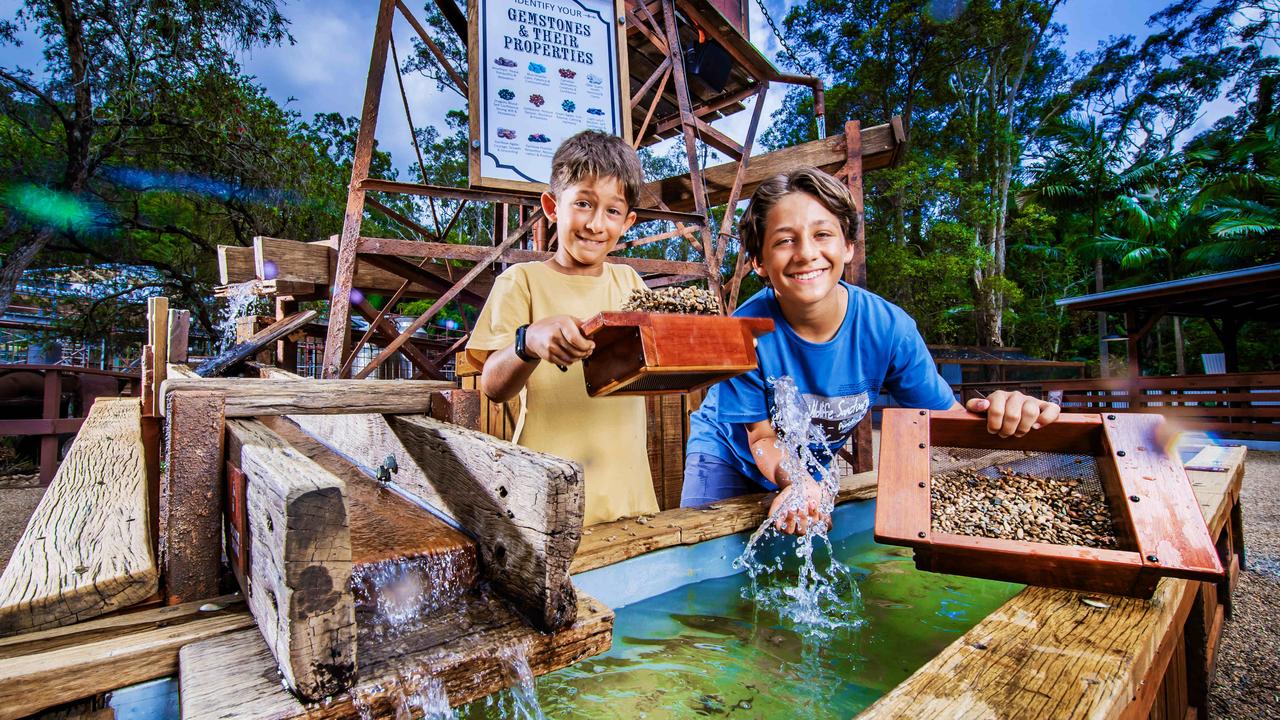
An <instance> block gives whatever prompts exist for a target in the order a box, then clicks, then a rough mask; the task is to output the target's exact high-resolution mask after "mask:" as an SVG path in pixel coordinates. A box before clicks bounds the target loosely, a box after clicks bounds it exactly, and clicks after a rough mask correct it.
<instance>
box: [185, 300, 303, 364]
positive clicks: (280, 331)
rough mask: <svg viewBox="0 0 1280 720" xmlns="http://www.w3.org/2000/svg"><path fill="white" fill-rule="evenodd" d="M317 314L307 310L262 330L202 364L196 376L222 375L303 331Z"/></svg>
mask: <svg viewBox="0 0 1280 720" xmlns="http://www.w3.org/2000/svg"><path fill="white" fill-rule="evenodd" d="M317 314H318V313H317V312H316V311H315V310H305V311H303V312H300V313H296V314H294V315H291V316H289V317H287V318H285V319H283V320H280V321H277V322H275V323H272V324H271V325H268V326H267V327H265V328H263V329H262V330H260V331H258V332H256V333H254V334H253V335H252V336H250V337H249V338H248V339H247V340H245V341H244V342H239V343H236V344H235V345H233V346H232V347H230V348H228V349H227V350H225V351H224V352H222V353H220V354H219V355H217V356H216V357H212V358H209V359H208V360H206V361H204V362H203V363H200V365H199V366H198V367H197V368H196V374H197V375H199V376H200V377H215V376H217V375H221V374H222V373H224V372H226V371H227V370H229V369H231V368H232V367H234V366H235V365H237V364H239V363H242V362H244V361H245V360H248V359H249V358H251V357H253V356H254V355H256V354H257V353H258V352H260V351H262V350H263V349H264V348H267V347H269V346H270V345H271V344H272V343H274V342H275V341H277V340H279V339H280V338H282V337H284V336H285V335H288V334H290V333H292V332H294V331H295V330H299V329H301V328H302V327H303V326H304V325H306V324H307V323H309V322H311V320H312V319H313V318H314V317H316V315H317Z"/></svg>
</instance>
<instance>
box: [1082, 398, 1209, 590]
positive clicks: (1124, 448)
mask: <svg viewBox="0 0 1280 720" xmlns="http://www.w3.org/2000/svg"><path fill="white" fill-rule="evenodd" d="M1163 427H1164V419H1163V418H1161V417H1160V416H1158V415H1144V414H1136V413H1115V414H1108V415H1106V416H1104V420H1103V428H1104V432H1105V434H1106V440H1107V442H1106V444H1107V449H1108V451H1109V453H1108V455H1109V456H1110V457H1112V458H1114V467H1115V470H1116V475H1117V477H1116V480H1117V484H1118V485H1119V486H1120V488H1121V490H1122V492H1121V493H1120V495H1121V501H1123V500H1126V499H1127V500H1128V502H1125V503H1124V505H1123V507H1124V508H1125V510H1126V512H1127V513H1128V515H1129V518H1130V521H1131V523H1132V525H1133V529H1134V537H1135V540H1136V541H1137V544H1138V551H1139V554H1140V555H1141V556H1142V559H1143V562H1144V563H1145V564H1146V566H1147V568H1148V570H1151V571H1152V572H1154V573H1156V574H1160V575H1171V576H1174V577H1182V578H1186V579H1188V580H1206V581H1210V582H1213V581H1217V580H1221V579H1222V573H1223V569H1222V563H1221V562H1220V561H1219V560H1218V553H1217V551H1216V550H1215V549H1214V546H1213V539H1212V538H1210V537H1209V531H1208V528H1207V527H1206V525H1205V522H1204V516H1203V515H1202V514H1201V512H1200V505H1199V503H1198V502H1197V501H1196V497H1195V494H1194V493H1193V492H1192V489H1191V485H1190V483H1189V481H1188V480H1187V475H1186V472H1185V471H1184V470H1183V469H1182V463H1181V462H1179V461H1178V460H1177V458H1175V457H1173V456H1172V455H1171V454H1170V453H1169V452H1168V451H1167V450H1165V447H1164V438H1163V437H1160V431H1162V430H1163ZM1122 453H1123V454H1122ZM1098 467H1099V471H1100V472H1101V471H1102V470H1103V469H1104V467H1109V464H1104V463H1102V462H1099V463H1098ZM1135 498H1137V500H1136V501H1135Z"/></svg>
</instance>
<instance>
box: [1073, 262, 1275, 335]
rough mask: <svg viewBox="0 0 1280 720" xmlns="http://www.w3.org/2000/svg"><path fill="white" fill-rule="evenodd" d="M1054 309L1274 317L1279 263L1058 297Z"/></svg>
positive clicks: (1273, 320) (1255, 317)
mask: <svg viewBox="0 0 1280 720" xmlns="http://www.w3.org/2000/svg"><path fill="white" fill-rule="evenodd" d="M1057 304H1058V305H1059V306H1060V307H1065V308H1067V309H1070V310H1091V311H1108V312H1129V311H1136V312H1151V311H1155V310H1160V311H1163V312H1164V313H1165V314H1167V315H1182V316H1186V317H1230V318H1236V319H1239V320H1269V321H1272V322H1275V321H1277V319H1280V310H1278V309H1277V308H1280V263H1273V264H1271V265H1258V266H1256V267H1251V268H1243V269H1241V270H1231V271H1228V272H1221V273H1214V274H1212V275H1200V276H1198V277H1190V278H1182V279H1180V280H1169V281H1166V282H1158V283H1151V284H1150V285H1139V286H1137V287H1131V288H1124V289H1121V290H1108V291H1105V292H1100V293H1094V294H1092V295H1081V296H1079V297H1071V298H1063V299H1061V300H1058V301H1057Z"/></svg>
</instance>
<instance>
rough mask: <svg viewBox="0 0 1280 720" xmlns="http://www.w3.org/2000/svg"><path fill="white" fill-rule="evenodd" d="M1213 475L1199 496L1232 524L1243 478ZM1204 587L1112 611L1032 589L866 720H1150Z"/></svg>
mask: <svg viewBox="0 0 1280 720" xmlns="http://www.w3.org/2000/svg"><path fill="white" fill-rule="evenodd" d="M1241 461H1243V458H1242V457H1241ZM1212 475H1214V476H1215V477H1213V478H1204V479H1202V483H1201V484H1200V485H1199V486H1196V497H1197V502H1198V503H1199V505H1200V507H1201V509H1202V511H1203V513H1204V516H1205V517H1207V518H1219V519H1220V522H1225V518H1226V517H1227V515H1228V514H1229V512H1230V508H1229V507H1225V508H1224V507H1223V506H1226V505H1227V504H1228V502H1229V500H1230V498H1231V497H1232V493H1231V490H1230V489H1229V488H1228V487H1226V486H1229V485H1231V484H1236V485H1237V486H1238V482H1239V480H1238V476H1234V475H1233V473H1212ZM1237 492H1238V490H1237ZM1221 528H1222V525H1221V524H1219V525H1217V526H1216V527H1213V526H1211V527H1210V531H1211V533H1216V532H1217V531H1219V530H1221ZM1198 585H1199V583H1195V582H1191V581H1187V580H1182V579H1178V578H1165V579H1163V580H1160V582H1159V584H1158V585H1157V587H1156V590H1155V595H1154V596H1153V597H1152V598H1151V599H1150V600H1139V599H1132V598H1121V597H1116V596H1103V598H1102V599H1103V600H1104V601H1105V602H1106V603H1107V604H1108V605H1109V606H1110V607H1108V608H1105V609H1100V608H1093V607H1089V606H1087V605H1085V604H1083V603H1081V602H1080V597H1081V595H1079V594H1077V593H1074V592H1070V591H1065V590H1051V589H1047V588H1037V587H1028V588H1027V589H1026V590H1023V591H1022V592H1021V593H1019V594H1018V595H1017V596H1015V597H1014V598H1013V599H1011V600H1010V601H1009V602H1007V603H1005V604H1004V606H1002V607H1001V608H1000V609H999V610H997V611H995V612H994V613H992V614H991V615H989V616H988V617H987V618H986V619H984V620H983V621H982V622H980V623H979V624H978V625H976V626H974V627H973V628H972V629H971V630H970V631H969V632H967V633H965V634H964V635H963V636H962V637H960V638H959V639H958V640H956V641H955V642H954V643H952V644H951V645H949V646H948V647H947V648H946V649H945V650H944V651H943V652H942V653H940V654H939V655H938V656H936V657H935V658H933V659H932V660H930V661H929V662H928V663H927V664H926V665H925V666H924V667H922V668H920V670H918V671H916V673H915V674H913V675H912V676H911V677H909V678H908V679H907V680H906V681H904V682H903V683H902V684H900V685H898V687H896V688H894V689H893V690H892V691H891V692H890V693H889V694H887V695H885V696H884V697H882V698H881V699H880V700H879V701H877V702H876V703H875V704H874V705H872V706H871V707H870V708H868V709H867V710H866V711H865V712H864V713H863V714H861V715H859V716H858V717H859V720H877V719H880V718H903V719H906V718H910V719H911V720H929V719H931V718H937V719H939V720H942V719H944V718H945V719H946V720H952V719H958V718H992V717H999V718H1006V717H1007V718H1055V719H1057V718H1063V719H1068V718H1096V719H1099V720H1105V719H1108V718H1129V717H1146V715H1147V712H1148V711H1149V709H1150V707H1151V704H1152V703H1153V702H1154V701H1155V697H1154V691H1155V690H1156V689H1157V688H1158V685H1159V678H1160V677H1161V676H1162V675H1163V672H1164V668H1165V667H1166V666H1167V664H1168V663H1169V661H1170V659H1171V658H1172V656H1173V652H1174V650H1175V649H1176V647H1175V646H1176V640H1177V639H1178V637H1179V636H1180V635H1181V628H1182V623H1183V622H1185V620H1186V619H1187V617H1188V615H1189V613H1190V611H1191V606H1192V603H1193V601H1194V598H1195V594H1196V589H1197V587H1198ZM1148 686H1152V687H1151V688H1150V690H1147V689H1146V688H1147V687H1148ZM1144 703H1145V704H1144Z"/></svg>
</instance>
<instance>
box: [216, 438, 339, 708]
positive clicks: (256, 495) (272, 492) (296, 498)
mask: <svg viewBox="0 0 1280 720" xmlns="http://www.w3.org/2000/svg"><path fill="white" fill-rule="evenodd" d="M227 457H228V461H229V462H231V463H232V464H234V465H236V466H237V467H238V469H239V470H241V471H242V472H243V473H244V474H245V477H246V478H247V484H246V491H245V495H246V497H245V502H246V506H247V516H248V522H249V526H250V527H249V583H248V585H249V587H248V588H246V590H247V597H248V603H249V611H250V612H252V613H253V616H254V618H255V619H256V620H257V621H258V629H259V630H261V631H262V637H263V638H264V639H265V640H266V644H267V647H269V648H270V649H271V655H272V656H273V657H274V658H275V661H276V664H277V665H278V667H279V668H280V672H281V674H282V675H283V678H284V682H285V683H286V684H287V685H288V686H289V688H290V689H292V690H293V691H294V692H296V693H298V694H299V695H300V696H302V697H304V698H307V699H310V700H318V699H321V698H324V697H325V696H328V695H332V694H334V693H337V692H341V691H342V690H345V689H346V688H348V687H349V686H350V684H351V682H352V680H353V678H354V675H355V662H356V654H355V653H356V647H355V645H356V625H355V603H354V601H353V600H352V596H351V592H350V590H349V589H348V583H349V582H350V580H351V534H350V528H349V526H348V523H347V509H346V487H345V484H344V483H343V482H342V480H340V479H339V478H337V477H335V476H334V475H333V474H332V473H330V472H328V471H326V470H325V469H324V468H322V467H320V466H319V465H317V464H316V463H315V461H313V460H311V459H309V458H307V457H306V456H304V455H302V454H301V453H299V452H298V451H296V450H294V449H293V448H292V447H290V446H289V444H288V443H286V442H285V441H284V440H283V439H281V438H280V436H279V435H276V434H275V433H274V432H272V431H271V430H270V429H268V428H267V427H266V426H264V425H263V424H262V423H259V422H256V421H253V420H229V421H228V422H227Z"/></svg>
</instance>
